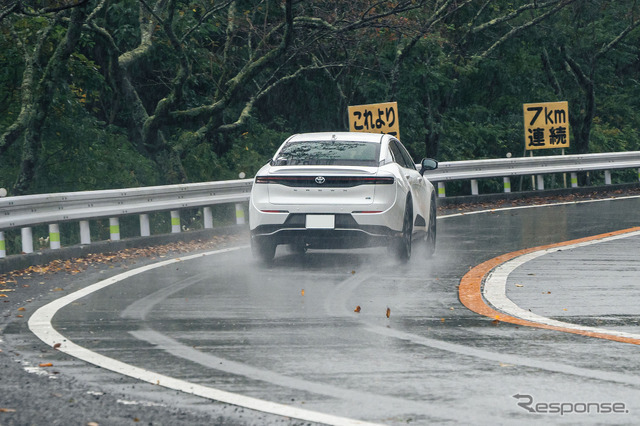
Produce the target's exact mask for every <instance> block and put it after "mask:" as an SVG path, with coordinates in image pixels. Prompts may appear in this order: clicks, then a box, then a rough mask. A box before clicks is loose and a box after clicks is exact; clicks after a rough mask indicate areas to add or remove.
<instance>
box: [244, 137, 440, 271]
mask: <svg viewBox="0 0 640 426" xmlns="http://www.w3.org/2000/svg"><path fill="white" fill-rule="evenodd" d="M437 167H438V163H437V162H436V161H435V160H432V159H428V158H427V159H424V160H422V164H421V167H420V170H418V169H417V168H416V165H415V164H414V162H413V160H412V158H411V156H410V155H409V153H408V152H407V150H406V149H405V147H404V146H403V145H402V144H401V143H400V141H399V140H398V139H396V138H394V137H393V136H391V135H382V134H373V133H355V132H353V133H348V132H344V133H306V134H298V135H294V136H291V137H289V138H288V139H287V140H286V141H285V142H284V143H283V144H282V145H281V146H280V148H279V149H278V151H277V152H276V153H275V155H274V156H273V158H272V159H271V161H269V163H268V164H266V165H265V166H264V167H262V168H261V169H260V171H258V173H257V175H256V177H255V180H254V185H253V188H252V191H251V199H250V202H249V225H250V230H251V248H252V251H253V254H254V256H255V257H256V258H257V259H258V260H260V261H262V262H267V263H268V262H270V261H272V260H273V258H274V256H275V252H276V247H277V246H278V245H281V244H282V245H284V244H286V245H289V246H290V247H291V248H292V249H293V250H294V251H296V252H298V253H304V252H306V251H307V249H329V248H357V247H370V246H375V245H384V246H388V247H390V248H391V249H392V250H393V251H394V252H395V254H396V255H397V257H398V258H399V259H400V260H401V261H407V260H409V258H410V257H411V245H412V241H416V242H418V241H419V242H420V243H422V244H424V245H425V247H426V252H427V256H431V255H432V254H433V252H434V251H435V244H436V197H435V192H434V187H433V185H432V184H431V182H429V180H428V179H427V178H426V177H425V176H424V174H425V172H426V171H428V170H434V169H435V168H437Z"/></svg>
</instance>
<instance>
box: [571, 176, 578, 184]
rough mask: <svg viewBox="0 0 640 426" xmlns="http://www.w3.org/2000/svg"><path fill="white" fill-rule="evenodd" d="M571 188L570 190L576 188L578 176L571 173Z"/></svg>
mask: <svg viewBox="0 0 640 426" xmlns="http://www.w3.org/2000/svg"><path fill="white" fill-rule="evenodd" d="M571 187H572V188H577V187H578V174H577V173H571Z"/></svg>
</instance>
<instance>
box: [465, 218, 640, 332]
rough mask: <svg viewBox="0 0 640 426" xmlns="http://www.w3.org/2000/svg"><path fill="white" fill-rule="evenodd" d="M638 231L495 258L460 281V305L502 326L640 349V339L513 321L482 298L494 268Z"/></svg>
mask: <svg viewBox="0 0 640 426" xmlns="http://www.w3.org/2000/svg"><path fill="white" fill-rule="evenodd" d="M635 231H640V227H634V228H629V229H623V230H620V231H615V232H609V233H606V234H600V235H594V236H591V237H586V238H579V239H577V240H571V241H564V242H561V243H556V244H549V245H545V246H539V247H533V248H528V249H524V250H518V251H514V252H511V253H507V254H503V255H502V256H498V257H494V258H493V259H490V260H487V261H486V262H483V263H481V264H480V265H478V266H476V267H474V268H472V269H471V270H469V272H467V273H466V274H465V275H464V277H462V280H460V286H459V287H458V295H459V297H460V302H462V304H463V305H464V306H466V307H467V308H468V309H470V310H471V311H473V312H476V313H478V314H480V315H484V316H486V317H489V318H492V319H497V320H499V321H502V322H508V323H511V324H517V325H522V326H526V327H537V328H544V329H547V330H555V331H562V332H564V333H573V334H579V335H581V336H587V337H595V338H598V339H606V340H613V341H616V342H622V343H631V344H634V345H640V339H633V338H630V337H621V336H615V335H611V334H605V333H597V332H590V331H583V330H575V329H572V328H566V327H557V326H553V325H547V324H541V323H537V322H533V321H528V320H523V319H521V318H517V317H513V316H510V315H506V314H503V313H502V312H499V311H496V310H495V309H493V308H492V307H490V306H489V305H488V304H487V303H486V302H485V300H484V298H483V297H482V283H483V282H484V279H485V277H486V276H487V275H488V274H489V273H490V272H491V271H492V270H493V269H494V268H496V267H497V266H499V265H501V264H503V263H505V262H507V261H509V260H511V259H514V258H516V257H518V256H522V255H524V254H528V253H531V252H534V251H540V250H546V249H550V248H555V247H562V246H568V245H572V244H578V243H582V242H587V241H593V240H600V239H603V238H607V237H613V236H616V235H622V234H627V233H630V232H635Z"/></svg>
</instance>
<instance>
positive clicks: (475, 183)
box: [471, 179, 478, 195]
mask: <svg viewBox="0 0 640 426" xmlns="http://www.w3.org/2000/svg"><path fill="white" fill-rule="evenodd" d="M471 195H478V181H477V180H476V179H471Z"/></svg>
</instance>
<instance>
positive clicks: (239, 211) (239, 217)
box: [236, 203, 244, 225]
mask: <svg viewBox="0 0 640 426" xmlns="http://www.w3.org/2000/svg"><path fill="white" fill-rule="evenodd" d="M236 225H244V207H243V206H242V204H241V203H236Z"/></svg>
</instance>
